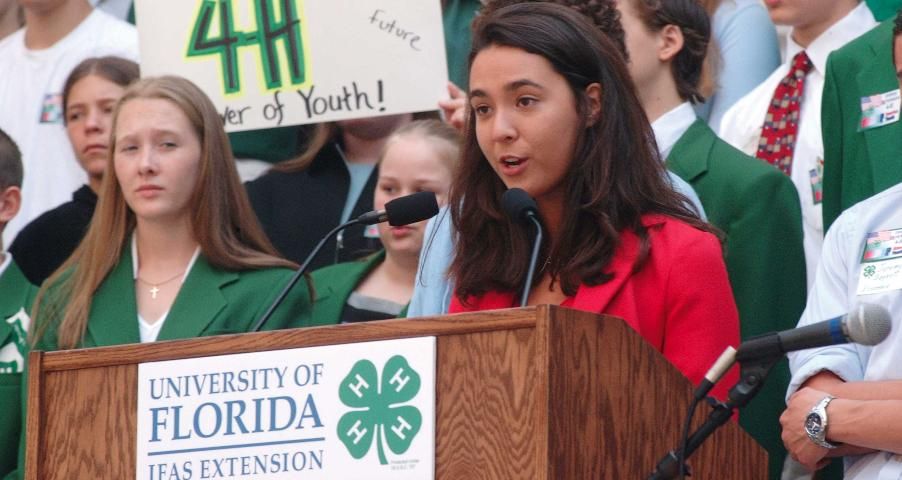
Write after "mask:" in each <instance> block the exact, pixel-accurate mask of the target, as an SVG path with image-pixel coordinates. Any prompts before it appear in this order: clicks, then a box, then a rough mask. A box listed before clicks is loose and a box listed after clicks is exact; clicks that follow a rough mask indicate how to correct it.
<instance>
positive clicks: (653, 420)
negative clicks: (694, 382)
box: [539, 309, 767, 480]
mask: <svg viewBox="0 0 902 480" xmlns="http://www.w3.org/2000/svg"><path fill="white" fill-rule="evenodd" d="M539 322H540V323H541V322H547V323H548V326H549V336H550V339H549V345H550V355H549V358H550V369H549V379H548V383H549V385H550V389H549V392H550V397H549V403H548V408H547V411H548V412H549V429H550V433H549V438H550V440H549V442H550V445H551V447H550V448H551V450H550V455H549V462H548V472H549V473H548V477H549V478H574V479H575V478H592V479H610V480H615V479H616V480H619V479H626V478H647V477H648V475H649V474H651V473H652V471H653V468H654V466H655V464H656V463H657V462H658V460H659V459H660V458H661V457H662V456H663V455H664V454H665V453H666V452H667V451H669V450H671V449H674V448H676V446H677V443H678V439H679V435H680V429H681V428H682V424H683V421H684V419H685V415H686V410H687V408H688V406H689V402H690V399H691V398H692V387H691V385H690V384H689V381H688V380H687V379H686V378H685V377H684V376H683V375H682V374H681V373H680V372H679V371H678V370H677V369H676V368H675V367H673V366H672V365H670V364H669V363H668V362H667V361H666V359H664V357H663V356H662V355H661V354H660V353H659V352H657V351H656V350H654V349H653V348H652V347H651V346H650V345H649V344H648V343H646V342H645V341H644V340H642V338H641V337H639V336H638V335H636V333H635V332H634V331H633V330H632V329H631V328H630V327H629V326H627V325H626V324H625V323H624V322H623V321H621V320H619V319H615V318H603V319H600V320H599V319H598V317H596V316H594V315H591V314H587V313H584V312H578V311H574V310H565V309H553V310H551V314H550V315H549V316H547V317H545V318H543V317H542V316H541V315H540V316H539ZM698 412H699V413H697V414H696V422H695V424H696V426H698V425H700V424H701V422H702V421H703V418H704V417H705V416H706V415H707V407H704V406H702V407H700V408H699V411H698ZM690 464H691V465H692V466H693V468H694V470H693V477H692V478H694V479H702V480H705V479H712V480H723V479H731V480H744V479H750V480H751V479H754V480H757V479H765V478H767V469H766V467H767V457H766V454H765V452H764V450H763V449H761V447H759V446H758V445H757V444H756V443H755V442H754V441H753V440H752V439H751V437H749V436H748V435H746V434H745V433H744V432H741V431H740V428H739V426H738V425H737V424H735V423H731V424H728V425H725V426H724V427H722V428H721V430H719V431H718V432H717V433H715V435H714V436H713V438H710V439H709V440H708V442H707V443H706V444H705V446H703V447H702V448H701V449H700V450H699V451H698V452H696V454H695V456H693V458H692V459H691V461H690Z"/></svg>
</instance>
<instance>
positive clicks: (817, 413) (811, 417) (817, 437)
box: [805, 395, 838, 448]
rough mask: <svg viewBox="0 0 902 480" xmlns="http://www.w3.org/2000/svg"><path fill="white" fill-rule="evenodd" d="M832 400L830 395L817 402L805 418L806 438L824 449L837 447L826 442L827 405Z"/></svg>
mask: <svg viewBox="0 0 902 480" xmlns="http://www.w3.org/2000/svg"><path fill="white" fill-rule="evenodd" d="M834 398H835V397H833V396H832V395H827V396H826V397H824V398H823V400H821V401H820V402H817V405H815V406H814V407H813V408H812V409H811V412H809V413H808V416H807V417H805V433H807V434H808V438H810V439H811V441H812V442H814V443H815V444H817V445H818V446H821V447H824V448H836V447H837V446H838V445H834V444H832V443H830V442H828V441H827V405H829V404H830V402H831V401H832V400H833V399H834Z"/></svg>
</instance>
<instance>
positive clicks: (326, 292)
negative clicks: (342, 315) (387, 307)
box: [313, 250, 385, 311]
mask: <svg viewBox="0 0 902 480" xmlns="http://www.w3.org/2000/svg"><path fill="white" fill-rule="evenodd" d="M383 260H385V250H380V251H378V252H376V253H374V254H372V255H370V256H369V257H366V258H364V259H361V260H356V261H352V262H347V263H345V264H343V265H342V269H341V272H340V274H341V276H342V277H343V278H347V279H354V281H346V282H339V281H326V282H324V285H323V286H322V288H319V286H318V285H317V284H316V283H314V284H313V288H314V289H316V300H315V302H314V305H318V306H320V307H322V306H324V305H333V306H335V305H337V306H338V308H339V311H341V310H340V309H341V308H343V307H344V304H345V302H347V301H348V297H350V296H351V292H353V291H354V289H355V288H357V285H359V284H360V281H361V280H363V279H364V278H366V276H367V275H368V274H369V273H370V272H371V271H373V269H374V268H376V267H378V266H379V265H380V264H381V263H382V261H383ZM336 273H337V272H336ZM315 278H316V277H314V279H315ZM314 282H315V280H314ZM315 309H316V307H314V311H315Z"/></svg>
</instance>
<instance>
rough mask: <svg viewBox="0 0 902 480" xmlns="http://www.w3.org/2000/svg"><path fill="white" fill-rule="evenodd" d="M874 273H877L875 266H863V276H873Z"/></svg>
mask: <svg viewBox="0 0 902 480" xmlns="http://www.w3.org/2000/svg"><path fill="white" fill-rule="evenodd" d="M875 273H877V267H875V266H873V265H868V266H867V267H864V276H865V277H867V278H871V277H873V276H874V274H875Z"/></svg>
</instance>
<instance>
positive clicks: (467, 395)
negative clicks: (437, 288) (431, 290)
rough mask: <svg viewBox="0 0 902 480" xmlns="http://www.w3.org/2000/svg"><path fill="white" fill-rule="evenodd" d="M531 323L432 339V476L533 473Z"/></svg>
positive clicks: (534, 409) (476, 477)
mask: <svg viewBox="0 0 902 480" xmlns="http://www.w3.org/2000/svg"><path fill="white" fill-rule="evenodd" d="M535 358H536V357H535V341H534V330H533V329H520V330H510V331H502V332H490V333H477V334H472V335H450V336H444V337H440V338H439V341H438V355H437V359H438V363H437V365H440V367H439V368H438V377H437V378H436V395H437V398H436V401H437V405H436V445H435V451H436V459H435V468H436V478H448V479H450V478H466V479H473V480H482V479H500V478H529V479H532V478H537V476H536V473H537V472H538V469H537V467H538V464H537V463H538V461H537V457H536V456H535V445H536V443H535V442H536V438H537V437H538V436H540V435H541V432H540V431H538V430H537V429H538V428H539V427H540V424H539V423H538V422H536V412H537V410H538V409H537V405H536V403H535V395H534V392H533V390H534V389H535V383H534V379H535V378H536V371H535V364H536V362H535Z"/></svg>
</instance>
